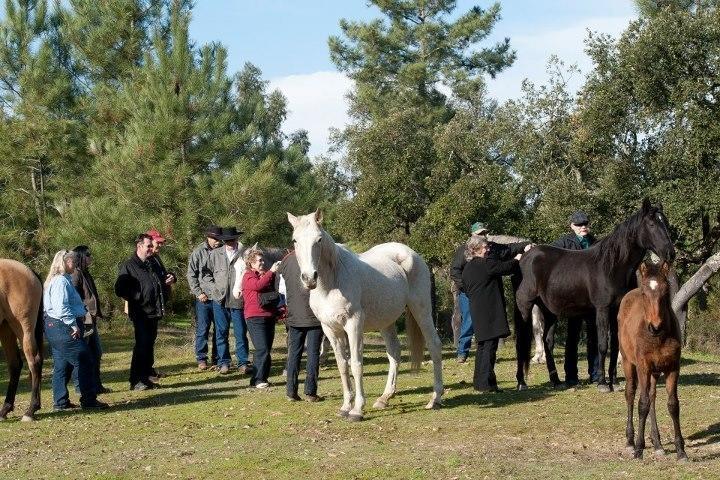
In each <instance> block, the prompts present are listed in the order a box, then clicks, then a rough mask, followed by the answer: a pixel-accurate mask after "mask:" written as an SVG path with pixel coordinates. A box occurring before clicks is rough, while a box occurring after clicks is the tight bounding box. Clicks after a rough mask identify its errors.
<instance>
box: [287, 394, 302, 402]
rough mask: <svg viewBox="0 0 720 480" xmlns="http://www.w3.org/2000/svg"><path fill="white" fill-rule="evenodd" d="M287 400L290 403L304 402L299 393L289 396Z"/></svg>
mask: <svg viewBox="0 0 720 480" xmlns="http://www.w3.org/2000/svg"><path fill="white" fill-rule="evenodd" d="M287 399H288V401H290V402H299V401H300V400H302V398H300V396H299V395H298V394H297V393H295V394H293V395H287Z"/></svg>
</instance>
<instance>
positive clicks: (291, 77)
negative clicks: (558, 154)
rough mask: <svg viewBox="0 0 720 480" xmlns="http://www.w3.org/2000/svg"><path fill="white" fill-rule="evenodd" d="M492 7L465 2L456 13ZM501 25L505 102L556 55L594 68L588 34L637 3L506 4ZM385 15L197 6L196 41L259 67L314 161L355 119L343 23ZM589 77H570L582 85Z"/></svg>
mask: <svg viewBox="0 0 720 480" xmlns="http://www.w3.org/2000/svg"><path fill="white" fill-rule="evenodd" d="M490 4H491V3H490V2H487V1H477V0H476V1H472V0H458V2H457V9H456V12H457V13H461V12H465V11H467V10H468V9H469V8H471V7H472V6H473V5H479V6H480V7H484V8H487V7H488V6H489V5H490ZM501 6H502V19H501V20H500V21H499V22H498V24H497V25H496V27H495V30H494V31H493V34H492V36H491V38H490V39H489V42H496V41H499V40H501V39H503V38H504V37H510V42H511V45H512V46H513V48H515V49H516V50H517V54H518V58H517V60H516V62H515V64H514V65H513V66H512V67H511V68H509V69H507V70H506V71H504V72H502V73H501V74H500V75H499V76H498V77H497V78H496V79H495V80H488V90H489V94H490V95H491V96H493V97H494V98H497V99H498V100H501V101H502V100H506V99H509V98H516V97H518V96H519V95H520V92H521V90H520V86H521V83H522V81H523V79H525V78H527V79H529V80H531V81H533V82H535V83H538V84H541V83H543V82H545V81H546V79H547V74H546V65H547V61H548V59H549V57H550V56H551V55H553V54H555V55H558V56H559V57H560V59H562V60H564V61H565V63H566V64H577V65H578V66H579V67H580V68H581V70H582V71H584V72H587V71H588V70H589V69H590V62H589V60H588V59H587V57H586V56H585V54H584V52H583V48H584V44H583V40H584V39H585V38H586V37H587V30H588V29H590V30H592V31H598V32H603V33H609V34H612V35H618V34H619V33H620V32H622V31H623V30H624V29H625V27H626V26H627V24H628V22H629V21H630V20H632V19H633V18H635V17H636V11H635V9H634V6H633V3H632V1H631V0H603V1H596V0H545V1H540V0H506V1H503V2H501ZM377 16H379V12H378V10H377V9H376V8H374V7H368V5H367V3H366V2H365V1H364V0H335V1H331V0H305V1H301V0H234V1H229V0H228V1H221V0H197V2H196V5H195V9H194V12H193V21H192V24H191V36H192V38H193V39H195V40H196V41H197V42H198V43H205V42H210V41H219V42H221V43H223V44H224V45H225V46H226V47H227V48H228V51H229V69H230V71H231V72H234V71H237V70H239V69H240V68H241V67H242V65H243V64H244V63H245V62H248V61H249V62H252V63H254V64H255V65H257V66H258V67H259V68H260V69H261V70H262V71H263V75H264V77H265V78H266V79H268V80H269V81H270V84H271V88H278V89H280V90H281V91H282V92H283V93H284V94H285V96H286V97H287V99H288V104H289V110H290V114H289V116H288V119H287V122H286V123H285V127H284V128H285V131H286V132H288V133H289V132H292V131H294V130H296V129H299V128H305V129H307V130H308V131H309V133H310V140H311V142H312V147H311V151H310V153H311V155H318V154H323V153H325V152H326V151H327V147H328V140H327V139H328V129H329V128H330V127H335V128H342V127H343V126H344V125H345V124H346V123H347V121H348V119H347V115H346V110H347V104H346V100H345V93H346V92H347V91H348V90H349V89H351V88H352V84H351V82H350V81H349V80H348V79H347V78H346V77H345V76H344V75H342V74H341V73H339V72H337V71H336V69H335V67H334V66H333V64H332V63H331V62H330V59H329V55H328V48H327V39H328V37H329V36H330V35H333V34H338V33H339V27H338V22H339V20H340V19H341V18H347V19H352V20H369V19H372V18H376V17H377ZM581 83H582V76H576V77H574V78H572V79H571V81H570V84H571V85H572V86H573V87H579V86H580V85H581Z"/></svg>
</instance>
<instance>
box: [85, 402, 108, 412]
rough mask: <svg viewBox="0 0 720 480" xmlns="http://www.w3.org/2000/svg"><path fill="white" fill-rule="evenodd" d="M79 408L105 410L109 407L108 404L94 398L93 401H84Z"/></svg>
mask: <svg viewBox="0 0 720 480" xmlns="http://www.w3.org/2000/svg"><path fill="white" fill-rule="evenodd" d="M81 408H82V409H83V410H105V409H106V408H110V405H108V404H107V403H105V402H101V401H100V400H95V401H94V402H90V403H84V404H83V405H82V406H81Z"/></svg>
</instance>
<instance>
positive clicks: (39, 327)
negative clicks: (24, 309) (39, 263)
mask: <svg viewBox="0 0 720 480" xmlns="http://www.w3.org/2000/svg"><path fill="white" fill-rule="evenodd" d="M33 273H34V274H35V276H36V277H37V279H38V281H39V282H40V304H39V306H38V313H37V319H36V320H35V331H34V334H35V344H36V345H37V350H38V362H39V363H40V370H42V364H43V357H44V355H43V351H44V350H45V349H44V347H43V333H44V331H45V325H44V318H43V317H44V312H45V309H44V308H43V288H42V279H41V278H40V275H38V274H37V272H35V271H34V270H33Z"/></svg>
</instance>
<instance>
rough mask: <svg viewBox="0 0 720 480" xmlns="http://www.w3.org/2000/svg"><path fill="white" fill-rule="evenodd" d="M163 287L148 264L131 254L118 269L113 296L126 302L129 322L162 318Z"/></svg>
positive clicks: (163, 309) (163, 308)
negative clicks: (143, 318) (146, 318)
mask: <svg viewBox="0 0 720 480" xmlns="http://www.w3.org/2000/svg"><path fill="white" fill-rule="evenodd" d="M151 258H152V257H151ZM148 260H149V259H148ZM163 287H164V285H163V282H161V281H160V278H158V275H157V273H156V272H155V269H154V268H153V266H152V265H151V264H150V262H149V261H145V262H143V261H142V260H140V257H138V256H137V254H133V256H132V257H130V258H128V259H127V260H125V261H124V262H123V263H121V264H120V267H119V268H118V278H117V280H116V281H115V294H116V295H117V296H118V297H122V298H124V299H125V300H127V302H128V315H130V319H131V320H136V319H138V318H142V317H148V318H160V317H162V316H163V314H164V313H165V304H164V297H163Z"/></svg>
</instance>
